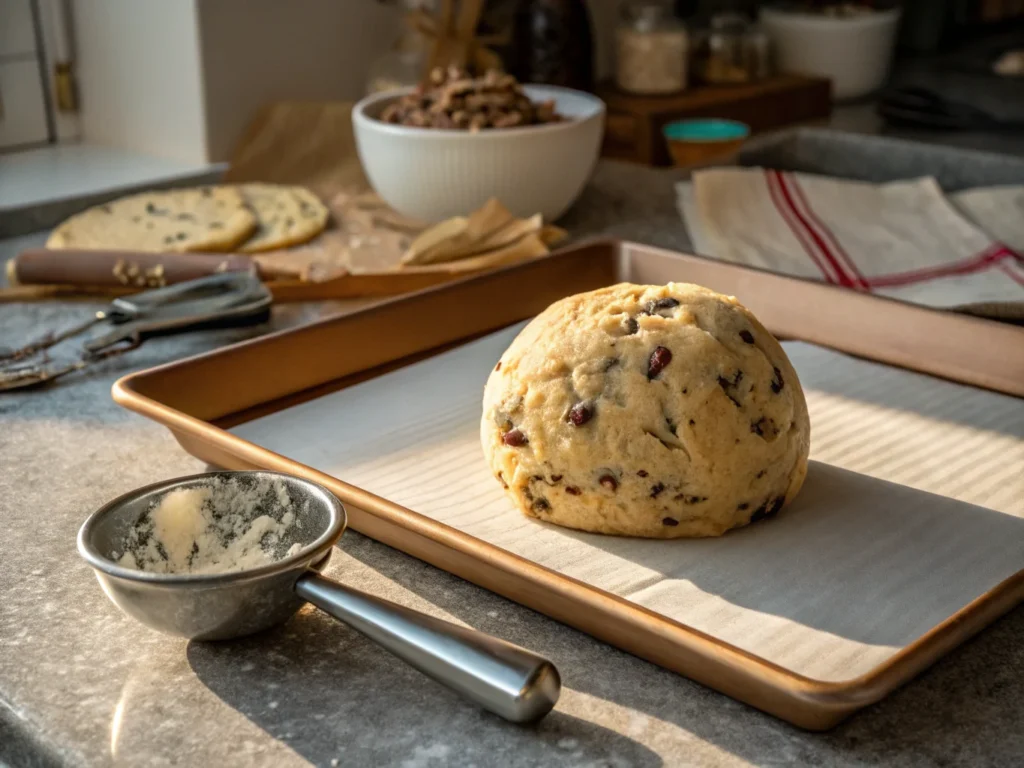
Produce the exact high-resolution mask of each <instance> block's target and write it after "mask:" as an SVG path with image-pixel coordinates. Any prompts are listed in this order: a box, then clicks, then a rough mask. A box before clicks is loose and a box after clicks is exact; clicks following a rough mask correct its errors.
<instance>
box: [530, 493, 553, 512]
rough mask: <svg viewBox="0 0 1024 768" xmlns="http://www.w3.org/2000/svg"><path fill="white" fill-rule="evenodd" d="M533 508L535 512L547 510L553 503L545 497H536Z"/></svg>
mask: <svg viewBox="0 0 1024 768" xmlns="http://www.w3.org/2000/svg"><path fill="white" fill-rule="evenodd" d="M532 508H533V511H534V512H547V511H548V510H549V509H551V504H550V503H549V502H548V500H547V499H545V498H543V497H542V498H539V499H535V500H534V502H533V504H532Z"/></svg>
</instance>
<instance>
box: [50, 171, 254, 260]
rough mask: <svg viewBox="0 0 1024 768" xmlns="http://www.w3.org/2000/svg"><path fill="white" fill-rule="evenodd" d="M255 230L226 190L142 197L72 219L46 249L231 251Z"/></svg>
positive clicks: (178, 191)
mask: <svg viewBox="0 0 1024 768" xmlns="http://www.w3.org/2000/svg"><path fill="white" fill-rule="evenodd" d="M255 227H256V217H255V216H253V214H252V212H251V211H250V210H249V209H248V208H247V207H246V204H245V201H244V200H243V199H242V195H241V194H240V193H239V192H238V190H236V189H232V188H231V187H198V188H192V189H172V190H167V191H164V192H144V193H142V194H138V195H131V196H129V197H122V198H121V199H120V200H114V201H113V202H110V203H105V204H103V205H97V206H95V207H93V208H89V209H88V210H86V211H83V212H82V213H79V214H76V215H75V216H72V217H71V218H70V219H68V220H67V221H65V222H64V223H62V224H61V225H60V226H58V227H57V228H56V229H55V230H53V232H52V233H51V234H50V237H49V239H48V240H47V241H46V246H47V247H48V248H84V249H97V250H119V251H154V252H161V251H175V252H181V251H231V250H234V249H235V247H236V246H238V245H239V244H240V243H242V242H244V241H245V240H246V239H247V238H248V237H249V235H250V234H251V233H252V231H253V230H254V229H255Z"/></svg>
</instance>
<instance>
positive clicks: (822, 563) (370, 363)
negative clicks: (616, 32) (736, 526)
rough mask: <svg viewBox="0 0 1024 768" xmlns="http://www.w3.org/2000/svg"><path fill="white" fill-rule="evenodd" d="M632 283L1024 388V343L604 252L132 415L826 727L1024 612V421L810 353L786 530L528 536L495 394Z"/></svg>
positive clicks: (176, 384)
mask: <svg viewBox="0 0 1024 768" xmlns="http://www.w3.org/2000/svg"><path fill="white" fill-rule="evenodd" d="M618 279H633V280H637V281H650V282H664V281H667V280H669V279H677V280H693V281H695V282H701V283H704V284H708V285H710V286H711V287H714V288H717V289H719V290H724V291H727V292H730V293H735V294H737V295H739V296H740V298H741V299H742V300H744V302H745V303H747V304H748V305H749V306H751V307H752V308H753V309H754V310H755V311H756V312H758V314H759V315H760V316H761V318H762V320H763V321H764V322H765V324H766V325H767V326H768V327H769V328H771V329H772V330H774V331H775V332H776V333H779V334H781V335H785V336H788V337H791V338H792V337H799V336H801V335H803V336H804V337H808V336H809V337H811V338H812V339H813V340H814V341H816V342H818V343H819V344H820V343H822V342H829V341H831V343H832V344H833V345H834V346H836V347H839V348H843V349H847V350H848V351H855V352H859V353H861V354H865V352H866V350H865V349H863V345H864V334H861V333H860V332H859V331H858V329H859V328H866V336H867V338H868V341H874V342H876V343H877V346H878V348H879V356H880V357H883V358H885V359H888V360H889V361H890V362H900V363H902V364H903V365H907V366H912V367H918V368H927V369H928V370H930V371H932V372H934V373H940V374H943V375H945V376H947V377H949V378H964V376H962V375H958V371H959V369H960V368H962V367H963V366H964V362H965V361H964V355H965V354H967V355H968V357H969V361H968V362H969V363H970V365H971V368H970V370H969V371H968V377H969V378H971V379H972V380H973V381H974V383H979V384H985V385H987V386H989V387H994V388H996V389H1002V390H1004V391H1009V392H1014V391H1015V389H1014V387H1015V386H1016V383H1017V382H1020V383H1021V384H1024V360H1022V359H1021V358H1022V355H1021V352H1020V350H1021V349H1022V348H1024V345H1022V343H1021V342H1022V339H1024V332H1022V331H1021V329H1017V328H1013V327H1010V326H1002V325H998V324H994V323H989V322H986V321H981V320H977V319H975V318H967V317H958V316H954V315H948V314H942V313H936V312H932V311H929V310H923V309H918V308H913V307H908V306H906V305H902V304H897V303H895V302H889V301H884V300H875V299H872V298H870V297H864V296H857V295H855V294H848V293H845V292H843V293H839V292H837V291H836V290H834V289H830V288H827V287H825V286H819V285H815V284H810V283H804V282H801V281H794V280H790V279H787V278H780V277H777V276H773V275H767V274H764V273H760V272H756V271H751V270H746V269H742V268H738V267H731V266H726V265H721V264H717V263H714V262H708V261H705V260H702V259H696V258H693V257H680V256H674V255H671V254H666V253H665V252H658V251H653V250H650V249H643V248H638V247H635V246H623V247H620V246H617V245H615V244H602V245H595V246H591V247H589V248H584V249H577V250H576V251H573V252H568V253H565V254H563V255H560V256H557V257H554V258H553V259H550V260H546V261H545V262H543V263H540V264H534V265H526V266H524V267H517V268H513V269H510V270H506V271H505V272H502V273H499V274H495V275H490V276H486V277H483V278H477V279H474V280H470V281H467V282H465V283H461V284H457V285H453V286H448V287H445V288H441V289H438V290H435V291H430V292H427V293H424V294H420V295H417V296H414V297H410V298H407V299H401V300H398V301H396V302H393V303H391V304H389V305H387V306H386V307H384V308H383V309H382V310H378V312H376V313H363V314H360V315H356V316H350V317H347V318H337V319H333V320H329V321H325V322H322V323H319V324H317V325H316V326H312V327H309V328H305V329H300V330H298V331H292V332H288V333H285V334H278V335H276V336H274V337H269V338H267V339H263V340H257V341H255V342H249V343H246V344H244V345H239V346H237V347H233V348H229V349H226V350H221V351H219V352H216V353H212V354H210V355H205V356H203V357H201V358H195V359H193V360H188V361H183V362H182V363H177V364H174V365H171V366H164V367H163V368H160V369H154V370H153V371H149V372H143V373H141V374H136V375H135V376H133V377H129V378H128V379H126V380H123V381H122V382H120V383H119V384H118V385H117V387H116V388H115V396H116V397H117V398H118V399H119V401H121V402H122V403H124V404H125V405H127V406H128V407H131V408H134V409H136V410H139V411H140V412H143V413H146V414H147V415H150V416H153V417H155V418H157V419H158V420H160V421H162V422H164V423H166V424H168V425H169V426H170V427H171V428H172V429H173V430H175V433H176V434H177V436H178V438H179V440H181V441H182V443H183V444H184V445H185V447H186V448H187V449H188V450H190V451H191V452H192V453H194V454H196V455H197V456H200V457H201V458H204V459H206V460H208V461H212V462H214V463H218V464H221V465H224V466H232V467H241V466H266V467H275V468H280V469H286V470H290V471H295V472H298V473H300V474H305V475H307V476H310V477H313V478H315V479H319V480H320V481H321V482H326V483H327V484H328V485H330V486H331V487H332V488H333V489H334V490H335V491H336V492H337V493H339V495H340V496H341V497H342V498H343V499H344V500H345V501H346V502H347V503H348V504H349V505H350V506H352V507H355V508H356V509H355V510H354V511H353V515H352V522H353V526H354V527H355V528H357V529H359V530H362V531H364V532H366V533H368V534H369V535H371V536H374V537H375V538H379V539H381V540H383V541H385V542H387V543H389V544H391V545H393V546H396V547H398V548H400V549H403V550H405V551H408V552H410V553H411V554H414V555H416V556H419V557H422V558H423V559H425V560H428V561H429V562H432V563H434V564H435V565H438V566H439V567H443V568H445V569H446V570H450V571H452V572H455V573H457V574H459V575H461V576H463V577H465V578H468V579H470V580H473V581H476V582H478V583H480V584H482V585H483V586H486V587H488V588H491V589H494V590H495V591H498V592H501V593H503V594H506V595H508V596H509V597H511V598H512V599H516V600H518V601H519V602H522V603H524V604H527V605H530V606H532V607H534V608H537V609H538V610H542V611H544V612H546V613H548V614H549V615H552V616H554V617H555V618H558V619H560V620H562V621H565V622H566V623H569V624H573V625H574V626H578V627H579V628H581V629H583V630H585V631H588V632H590V633H591V634H594V635H596V636H598V637H601V638H603V639H605V640H607V641H609V642H611V643H613V644H615V645H618V646H620V647H623V648H624V649H626V650H630V651H632V652H634V653H637V654H638V655H641V656H644V657H645V658H649V659H651V660H652V661H655V662H656V663H659V664H662V665H663V666H667V667H669V668H672V669H675V670H677V671H680V672H682V673H684V674H687V675H689V676H691V677H694V678H695V679H698V680H701V681H703V682H705V683H707V684H709V685H711V686H713V687H716V688H718V689H719V690H722V691H724V692H726V693H728V694H730V695H733V696H735V697H737V698H740V699H742V700H744V701H747V702H749V703H751V704H753V705H755V706H758V707H760V708H762V709H765V710H767V711H769V712H772V713H774V714H776V715H779V716H780V717H784V718H786V719H788V720H790V721H792V722H794V723H796V724H798V725H802V726H805V727H810V728H823V727H828V726H830V725H832V724H834V723H835V722H837V721H838V720H839V719H841V718H842V717H843V716H845V715H846V714H848V713H849V712H851V711H853V710H855V709H857V708H859V707H861V706H863V705H865V704H867V703H870V702H872V701H875V700H877V699H878V698H881V696H883V695H885V693H887V692H888V691H890V690H892V689H893V688H894V687H896V686H897V685H899V684H900V683H902V682H904V681H905V680H906V679H908V678H909V677H911V676H912V675H913V674H915V673H916V672H917V671H918V670H919V669H921V668H923V667H924V666H926V665H927V664H928V663H931V662H932V661H934V660H935V659H936V658H938V656H939V655H941V654H942V653H943V652H945V650H947V649H948V648H950V647H953V646H954V645H956V644H957V643H959V642H960V641H962V640H963V639H964V638H965V637H967V636H969V635H970V634H972V633H973V632H975V631H977V630H978V629H980V628H981V627H982V626H984V625H985V624H986V623H988V622H989V621H991V620H992V619H993V618H994V617H995V616H997V615H999V614H1000V613H1002V612H1005V611H1006V610H1008V609H1009V608H1010V607H1012V605H1014V604H1016V602H1019V600H1020V599H1021V596H1022V593H1024V573H1022V572H1021V569H1022V568H1024V520H1022V519H1021V518H1022V517H1024V506H1022V502H1021V499H1022V498H1024V480H1022V478H1021V473H1020V472H1019V471H1015V470H1014V466H1015V464H1016V466H1017V467H1018V469H1019V467H1020V466H1024V403H1022V402H1021V400H1020V399H1018V398H1017V397H1013V396H1012V395H1007V394H999V393H996V392H991V391H985V390H983V389H980V388H977V387H968V386H964V385H962V384H958V383H953V382H951V381H943V380H940V379H938V378H935V377H933V376H925V375H921V374H919V373H911V372H908V371H906V370H901V369H898V368H894V367H891V366H886V365H880V364H878V363H875V362H868V361H866V360H860V359H855V358H852V357H849V356H846V355H843V354H839V353H837V352H835V351H832V350H829V349H825V348H823V347H821V346H816V345H813V344H808V343H804V342H797V341H789V342H786V346H787V351H788V353H789V354H790V356H791V358H792V360H793V362H794V365H795V367H796V369H797V371H798V373H799V374H800V376H801V380H802V382H803V383H804V386H805V389H806V390H807V393H808V400H809V405H810V409H811V416H812V432H813V440H812V446H813V447H812V457H813V458H815V459H816V460H817V461H816V462H815V463H814V464H813V465H812V468H811V471H810V473H809V477H808V482H807V485H806V487H805V489H804V491H803V492H802V493H801V495H800V497H799V498H798V500H797V502H796V503H795V504H794V505H793V507H792V508H791V509H790V510H788V511H787V513H786V514H784V515H782V516H780V517H779V518H778V519H776V520H773V521H770V522H768V523H764V524H760V525H755V526H751V527H750V528H748V529H744V530H742V531H738V532H735V533H732V534H729V535H728V536H725V537H723V538H721V539H717V540H713V541H690V542H685V541H684V542H660V541H659V542H651V541H639V540H634V539H616V538H609V537H602V536H593V535H587V534H580V533H574V532H570V531H564V530H561V529H558V528H555V527H551V526H545V525H541V524H538V523H535V522H531V521H528V520H526V519H524V518H522V517H521V516H520V515H519V514H518V513H516V512H515V511H514V510H513V509H512V508H511V506H510V505H509V504H508V502H507V501H505V499H504V497H503V495H502V494H501V492H500V489H499V488H497V486H496V484H495V483H494V480H493V478H491V477H490V473H489V471H488V470H487V468H486V466H485V465H484V462H483V459H482V456H481V455H480V452H479V447H478V445H477V436H476V435H477V422H478V420H479V399H480V392H481V389H482V386H483V381H484V380H485V378H486V375H487V372H488V371H489V370H490V368H491V367H492V366H493V364H494V361H495V360H496V359H497V358H498V356H499V355H500V353H501V351H502V350H503V349H504V347H505V346H506V345H507V343H508V341H509V340H510V339H511V338H512V336H514V334H515V332H516V329H517V326H516V325H514V324H512V323H513V322H514V321H517V320H522V319H523V318H525V317H529V316H530V315H532V314H534V313H535V312H536V311H538V310H539V309H541V308H543V306H545V305H546V304H547V303H549V302H550V301H551V300H553V299H554V298H557V297H559V296H561V295H565V294H568V293H573V292H576V291H578V290H585V289H587V288H592V287H596V286H597V285H601V284H607V283H610V282H613V281H615V280H618ZM501 297H505V298H504V299H501ZM508 297H513V300H512V301H509V300H508ZM851 298H852V299H855V301H852V302H850V301H848V299H851ZM759 302H760V303H762V304H763V306H761V307H759V306H758V303H759ZM453 306H458V307H460V308H462V310H463V311H462V312H458V313H456V312H453V311H452V307H453ZM801 311H802V312H803V314H804V315H808V313H810V314H809V316H805V317H803V319H802V320H801V318H800V314H801ZM835 311H841V312H842V313H843V315H844V316H843V317H842V318H841V320H842V321H843V322H838V321H835V320H834V319H833V320H832V321H830V319H829V318H830V317H831V316H832V315H831V313H833V312H835ZM435 313H437V314H435ZM823 315H824V321H819V319H820V318H821V317H822V316H823ZM503 326H505V327H504V329H503V330H498V331H493V329H494V328H499V329H501V328H502V327H503ZM801 326H802V327H803V328H805V329H806V332H805V333H803V334H800V333H799V329H800V327H801ZM486 331H491V333H490V334H489V335H486V336H484V337H482V338H478V339H475V340H472V341H468V342H466V343H462V344H458V345H456V346H454V348H450V349H447V350H445V351H440V352H436V353H434V354H431V355H429V356H427V358H426V359H423V360H420V361H419V362H415V363H412V364H408V365H404V366H402V367H400V368H398V369H397V370H394V371H392V372H389V373H385V372H383V371H382V369H381V368H380V366H381V365H382V364H385V365H386V364H387V363H390V362H393V361H395V360H398V359H400V358H406V359H407V358H408V356H409V355H415V354H419V353H422V352H423V351H424V350H428V349H435V348H437V347H438V345H441V344H448V345H450V344H451V343H452V342H453V341H456V340H457V339H459V338H465V337H466V336H468V335H479V334H480V333H481V332H486ZM823 333H824V334H826V335H827V334H828V333H831V334H832V338H831V339H830V338H826V337H823V335H822V334H823ZM936 334H938V338H936ZM914 335H917V336H918V337H919V340H918V342H916V343H915V340H914V338H912V337H913V336H914ZM972 340H973V341H972ZM1013 343H1016V344H1017V347H1016V349H1017V350H1018V351H1017V352H1016V353H1015V352H1014V351H1013V349H1014V348H1013V347H1012V346H1011V347H1006V346H1004V347H1002V348H1001V349H1000V347H998V346H995V345H997V344H1003V345H1006V344H1013ZM968 345H969V346H970V350H969V351H968V349H967V346H968ZM851 346H853V347H854V349H851ZM922 347H923V348H925V349H926V350H927V351H928V356H927V357H918V356H916V353H915V350H917V349H920V348H922ZM325 351H329V354H325ZM302 353H305V355H306V359H307V360H309V361H310V362H309V363H308V364H306V365H305V366H304V367H301V368H300V369H299V370H296V369H295V368H294V367H293V366H295V365H296V364H298V363H300V358H301V357H302V356H303V354H302ZM325 358H327V359H328V362H327V364H324V359H325ZM330 361H334V362H333V364H332V362H330ZM339 361H344V362H339ZM403 362H404V361H403ZM253 365H259V366H260V369H261V371H263V372H265V376H264V375H263V374H261V376H260V377H253V376H251V375H248V376H246V375H245V371H246V369H247V366H253ZM391 367H394V366H391ZM371 368H375V370H372V371H370V372H369V373H368V372H367V370H368V369H371ZM360 372H361V373H360ZM354 373H355V374H358V375H357V376H356V377H355V378H360V379H363V380H364V381H363V383H361V384H355V385H353V386H347V385H348V384H351V382H352V380H353V376H351V375H350V374H354ZM279 374H280V375H279ZM347 374H348V376H347V377H346V375H347ZM1018 374H1022V376H1018ZM257 378H258V379H259V381H255V379H257ZM267 379H269V380H270V381H267ZM1018 394H1019V392H1018ZM224 427H228V428H229V430H230V431H228V430H227V429H224ZM968 449H969V450H968ZM851 470H852V471H851ZM887 481H889V482H887ZM926 491H932V492H933V493H937V494H944V495H931V494H929V493H926Z"/></svg>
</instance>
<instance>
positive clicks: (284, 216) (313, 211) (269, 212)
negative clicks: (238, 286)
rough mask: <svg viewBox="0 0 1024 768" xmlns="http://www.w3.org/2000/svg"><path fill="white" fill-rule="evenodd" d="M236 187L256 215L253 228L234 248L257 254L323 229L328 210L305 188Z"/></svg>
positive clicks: (303, 239)
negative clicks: (255, 223)
mask: <svg viewBox="0 0 1024 768" xmlns="http://www.w3.org/2000/svg"><path fill="white" fill-rule="evenodd" d="M237 189H238V190H239V192H241V193H242V198H243V199H244V200H245V202H246V203H247V204H248V205H249V207H250V208H251V209H252V211H253V213H254V214H255V215H256V222H257V225H256V231H255V232H253V234H252V237H250V238H249V239H248V240H246V241H245V242H244V243H243V244H242V246H241V247H240V248H239V249H238V250H239V251H242V252H243V253H259V252H261V251H273V250H276V249H278V248H287V247H288V246H290V245H299V244H300V243H305V242H307V241H309V240H312V239H313V238H314V237H316V236H317V235H319V234H320V233H321V232H323V231H324V228H325V227H326V226H327V220H328V217H329V213H328V211H327V206H325V205H324V204H323V203H322V202H320V199H319V198H318V197H317V196H316V195H314V194H313V193H312V192H310V191H309V190H308V189H306V188H305V187H294V186H284V185H281V184H256V183H251V184H240V185H238V187H237Z"/></svg>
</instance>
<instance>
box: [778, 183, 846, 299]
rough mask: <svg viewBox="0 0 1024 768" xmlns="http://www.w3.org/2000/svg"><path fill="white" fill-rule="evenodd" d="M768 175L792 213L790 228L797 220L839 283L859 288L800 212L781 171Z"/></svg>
mask: <svg viewBox="0 0 1024 768" xmlns="http://www.w3.org/2000/svg"><path fill="white" fill-rule="evenodd" d="M766 173H767V174H768V175H770V176H772V177H773V178H775V180H776V183H777V184H778V188H779V193H780V194H781V196H782V199H783V201H784V203H785V207H786V208H787V209H788V210H789V211H790V212H791V213H792V218H791V219H790V220H789V224H790V227H793V226H794V225H793V221H792V219H795V220H796V222H797V223H798V224H799V227H800V228H801V229H802V230H803V231H804V232H805V233H806V234H807V236H808V237H809V238H810V239H811V241H812V242H813V243H814V244H815V245H816V246H817V248H818V251H819V253H820V254H821V255H822V256H823V257H824V258H825V260H826V261H827V262H828V263H829V264H830V265H831V266H832V269H834V270H835V273H836V277H837V282H838V283H839V284H840V285H842V286H845V287H847V288H854V287H859V286H858V284H857V283H856V282H855V281H854V279H853V278H852V277H850V276H849V275H848V274H846V272H845V271H844V270H843V268H842V266H840V264H839V260H838V259H837V258H836V256H835V254H833V253H832V252H831V250H829V247H828V244H827V243H826V242H825V240H824V239H823V238H822V237H821V236H819V235H818V233H817V232H816V231H815V230H814V228H813V227H812V226H811V225H810V223H809V222H808V221H807V218H806V217H805V216H804V215H803V214H802V213H801V212H800V209H799V208H797V206H796V203H795V202H794V201H793V195H792V193H790V191H789V190H788V189H787V188H786V184H785V182H784V181H783V179H782V173H780V172H779V171H766ZM795 231H796V228H794V232H795Z"/></svg>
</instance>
